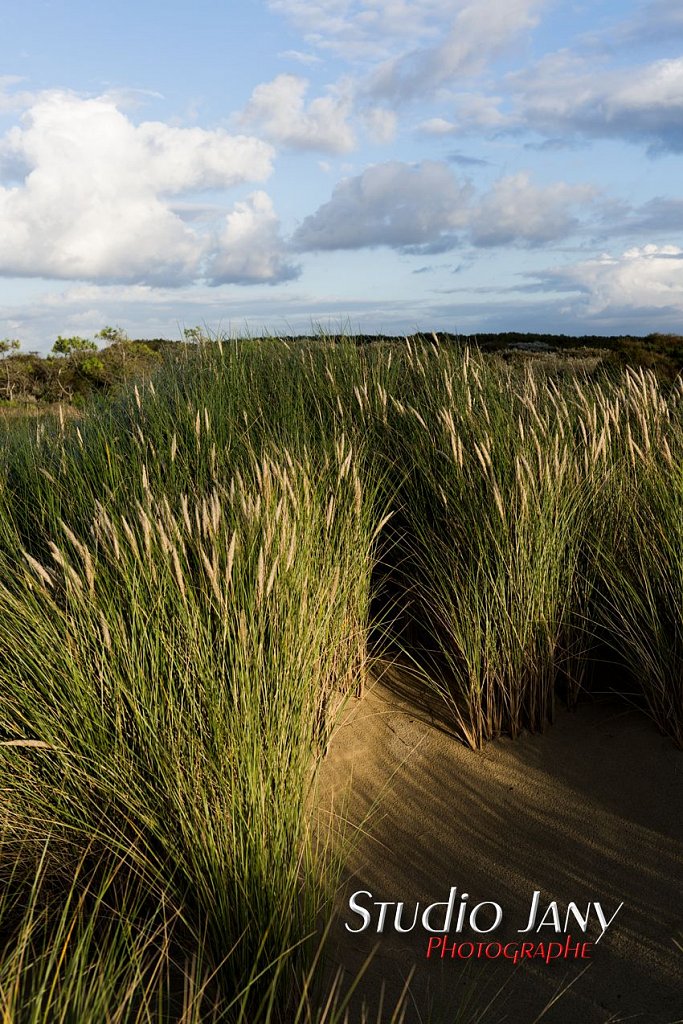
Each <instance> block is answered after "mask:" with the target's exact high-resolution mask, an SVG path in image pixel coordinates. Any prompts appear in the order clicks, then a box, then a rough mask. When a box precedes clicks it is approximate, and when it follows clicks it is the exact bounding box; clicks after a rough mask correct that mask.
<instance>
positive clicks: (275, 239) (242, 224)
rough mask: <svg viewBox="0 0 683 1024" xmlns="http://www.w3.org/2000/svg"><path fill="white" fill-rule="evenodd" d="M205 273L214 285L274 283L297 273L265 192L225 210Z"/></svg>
mask: <svg viewBox="0 0 683 1024" xmlns="http://www.w3.org/2000/svg"><path fill="white" fill-rule="evenodd" d="M208 274H209V280H210V283H211V284H214V285H218V284H226V283H227V282H230V283H234V284H256V283H259V284H276V283H278V282H281V281H288V280H291V279H292V278H294V277H298V274H299V269H298V268H297V267H295V266H293V265H292V264H291V263H288V262H287V260H286V258H285V256H284V252H283V244H282V241H281V239H280V222H279V220H278V218H277V215H276V213H275V211H274V209H273V203H272V200H271V199H270V196H268V195H267V194H266V193H265V192H254V193H252V195H250V196H249V198H248V199H247V200H246V202H243V203H236V204H235V208H234V210H233V211H232V212H231V213H229V214H228V216H227V217H226V219H225V226H224V228H223V231H222V232H221V234H220V236H219V238H218V244H217V246H216V248H215V250H214V252H213V254H212V256H211V258H210V260H209V264H208Z"/></svg>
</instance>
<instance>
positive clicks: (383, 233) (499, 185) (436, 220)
mask: <svg viewBox="0 0 683 1024" xmlns="http://www.w3.org/2000/svg"><path fill="white" fill-rule="evenodd" d="M594 195H595V190H594V189H593V188H592V187H591V186H588V185H568V184H566V183H564V182H557V183H555V184H552V185H548V186H545V187H543V186H537V185H534V184H533V182H532V181H531V180H530V178H529V176H528V174H525V173H520V174H516V175H511V176H508V177H505V178H501V179H500V180H499V181H498V182H496V184H495V185H494V186H493V187H492V188H491V189H490V190H489V191H488V192H486V193H484V194H482V195H479V196H477V195H476V193H475V190H474V188H473V187H472V185H471V184H470V182H469V181H468V180H466V179H462V180H461V179H458V178H457V177H456V175H455V174H454V173H453V171H452V170H451V169H450V168H449V167H448V166H447V165H446V164H445V163H443V162H441V161H430V160H425V161H423V162H422V163H420V164H405V163H401V162H399V161H391V162H388V163H382V164H376V165H374V166H372V167H369V168H367V169H366V170H365V171H364V172H363V173H362V174H360V175H358V176H356V177H353V178H347V179H345V180H343V181H341V182H339V184H338V185H337V186H336V187H335V189H334V190H333V193H332V196H331V198H330V200H329V201H328V202H327V203H325V204H324V205H323V206H321V207H320V208H319V209H318V210H317V211H316V212H315V213H313V214H311V215H310V216H308V217H306V219H305V220H304V221H303V223H302V224H301V226H300V227H299V228H298V230H297V231H296V232H295V235H294V239H293V241H294V244H295V245H296V246H297V247H298V248H300V249H306V250H314V251H315V250H323V249H361V248H366V247H371V246H379V245H387V246H391V247H393V248H396V249H399V250H403V251H406V252H425V253H426V252H443V251H446V250H448V249H453V248H456V247H457V246H459V245H461V244H463V242H465V241H468V242H470V243H472V244H474V245H476V246H494V245H505V244H517V245H527V246H533V245H543V244H545V243H547V242H550V241H553V240H555V239H558V238H563V237H566V236H567V235H569V234H570V233H571V232H572V231H573V230H575V229H576V228H578V227H579V226H580V221H579V219H578V218H577V216H576V214H575V211H576V210H577V209H581V208H582V207H584V206H586V205H588V204H590V203H591V201H592V200H593V198H594Z"/></svg>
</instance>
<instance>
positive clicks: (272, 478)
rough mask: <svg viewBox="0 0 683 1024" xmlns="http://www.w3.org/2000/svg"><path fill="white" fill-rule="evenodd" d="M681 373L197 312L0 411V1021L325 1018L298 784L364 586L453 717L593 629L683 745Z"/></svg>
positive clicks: (514, 725) (309, 846)
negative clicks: (120, 387)
mask: <svg viewBox="0 0 683 1024" xmlns="http://www.w3.org/2000/svg"><path fill="white" fill-rule="evenodd" d="M682 394H683V392H682V389H681V386H680V385H679V384H677V385H675V386H674V387H673V388H671V389H669V390H668V391H667V392H666V393H665V392H664V391H663V389H662V386H661V385H659V384H658V383H657V382H656V380H655V378H654V377H653V376H651V375H649V374H646V373H644V372H640V373H639V374H633V373H626V374H622V375H620V376H604V375H603V376H602V377H600V378H595V379H592V378H589V377H588V376H585V375H584V376H583V377H581V376H580V375H576V374H574V373H572V374H571V375H568V376H566V377H565V378H562V376H561V375H559V376H558V375H555V376H553V375H544V374H543V372H542V371H538V370H536V369H535V368H534V366H533V365H529V366H528V367H527V368H526V369H525V368H522V369H520V368H519V367H517V366H516V367H510V366H507V365H506V364H505V363H504V362H503V361H501V360H487V359H486V358H485V357H483V356H481V355H474V354H473V353H471V352H469V351H467V350H464V351H461V350H458V349H453V348H452V347H443V346H440V345H439V344H438V339H435V341H434V342H431V343H425V344H424V345H423V346H417V347H416V346H411V345H409V344H407V345H405V346H397V345H393V344H378V345H376V346H372V347H368V348H365V349H360V348H358V347H357V346H355V345H354V344H353V343H352V342H342V343H336V344H334V345H332V344H327V343H325V341H324V339H321V340H319V341H309V342H306V343H295V342H285V341H282V342H278V341H275V340H273V341H272V342H260V343H259V344H255V343H252V342H249V341H248V340H245V341H240V342H227V341H221V340H216V341H214V342H213V343H202V344H200V345H198V346H196V347H189V346H186V347H184V348H183V349H181V350H180V354H176V355H175V356H174V358H173V361H172V363H170V364H169V365H168V366H167V367H165V368H162V369H161V370H160V371H159V372H158V373H157V374H156V376H155V377H154V379H153V381H152V382H151V383H148V384H146V385H144V387H143V386H142V385H140V387H137V386H136V387H134V388H132V389H131V390H130V391H128V392H126V393H125V394H122V395H119V396H117V397H115V398H112V399H109V400H107V401H99V402H93V403H92V405H91V406H89V407H88V408H87V409H86V410H85V411H84V413H83V415H82V416H81V417H80V418H79V419H69V418H64V417H61V418H60V417H59V416H56V417H55V416H53V417H47V418H44V419H40V420H33V419H31V420H26V422H22V423H17V422H12V423H11V424H6V425H5V426H4V427H2V428H0V429H2V431H3V433H2V446H1V448H0V743H1V744H2V745H0V760H1V762H2V774H3V793H2V806H1V815H2V817H1V819H0V824H1V825H2V831H1V833H0V884H1V885H2V892H3V894H4V895H3V897H2V900H0V944H1V945H0V948H2V949H3V950H4V952H2V954H0V965H1V966H0V1019H2V1020H3V1021H4V1022H7V1024H14V1022H17V1024H18V1022H22V1024H23V1022H24V1021H26V1022H31V1024H42V1022H44V1024H47V1022H52V1021H62V1020H63V1021H65V1022H66V1021H69V1020H79V1021H88V1020H93V1021H95V1020H97V1021H107V1022H108V1021H112V1022H119V1021H121V1022H135V1024H138V1022H139V1024H147V1022H152V1021H159V1022H160V1021H171V1020H173V1021H186V1022H188V1024H190V1022H194V1021H200V1020H201V1021H204V1020H206V1021H219V1020H220V1021H230V1022H232V1021H244V1022H247V1021H248V1022H250V1024H252V1022H253V1024H258V1022H261V1021H264V1022H266V1021H272V1022H273V1024H275V1022H284V1021H301V1022H313V1021H317V1022H319V1024H322V1022H328V1024H332V1022H334V1021H337V1020H338V1021H341V1020H343V1019H344V1013H345V1010H344V1000H343V998H342V996H341V994H340V993H336V994H335V993H332V994H330V993H325V992H320V991H319V990H318V988H317V987H316V982H315V972H313V973H312V967H313V965H315V963H316V958H317V956H318V955H319V952H320V950H319V943H320V922H321V921H323V920H324V919H325V915H326V913H327V911H328V908H329V905H330V898H331V895H332V893H333V891H334V887H335V884H336V880H337V875H336V873H335V861H334V858H331V856H330V851H329V849H328V848H327V846H326V843H325V837H324V835H322V836H321V833H320V830H319V829H317V828H316V827H315V820H314V814H313V813H312V812H313V805H314V799H313V786H314V782H315V773H316V766H317V764H318V763H319V761H320V758H321V757H322V756H323V754H324V752H325V750H326V748H327V745H328V742H329V738H330V730H331V728H332V727H333V724H334V721H335V716H336V713H337V710H338V708H339V706H340V704H341V703H342V702H343V701H344V700H345V699H347V698H348V696H349V695H351V694H359V693H361V692H362V684H363V678H364V675H365V672H366V670H367V660H368V638H369V635H370V629H371V627H372V626H373V622H371V615H370V612H371V607H373V608H374V614H375V615H376V614H379V613H378V611H377V609H378V601H377V596H378V595H383V596H382V601H383V604H384V612H385V613H386V615H385V618H386V622H390V621H391V620H392V618H393V619H394V620H395V621H399V620H401V621H403V622H404V623H405V622H408V624H409V629H408V631H407V633H404V636H403V639H404V642H405V637H406V636H407V637H408V638H409V639H410V640H411V642H413V641H414V644H413V649H412V650H411V652H410V653H411V656H413V657H414V658H415V659H416V660H417V661H418V663H419V665H420V672H421V678H422V680H423V684H424V685H425V686H427V687H429V688H430V689H431V690H432V691H433V692H434V693H435V694H436V695H437V696H438V698H439V700H440V701H441V703H442V706H443V709H444V715H445V716H446V717H447V719H448V721H449V722H450V724H451V726H452V728H453V731H454V732H455V733H456V734H457V735H458V737H459V738H461V739H462V740H463V741H464V742H466V743H468V744H469V745H471V746H472V747H475V748H476V747H479V746H481V745H482V744H483V743H484V742H485V741H486V740H489V739H491V738H493V737H495V736H498V735H500V734H501V733H507V734H510V735H512V736H515V735H517V734H518V733H519V732H520V731H521V730H522V729H524V728H527V729H531V730H538V729H542V728H543V727H544V725H545V724H546V722H547V721H549V720H551V719H552V716H553V709H554V704H555V700H556V694H557V693H558V692H559V693H561V694H562V695H563V696H564V697H565V698H566V699H567V700H569V701H570V702H575V701H576V700H577V699H578V698H579V696H580V694H581V692H582V691H583V689H584V687H586V686H588V685H589V684H590V679H591V678H594V679H596V680H597V679H599V673H597V672H595V671H591V670H590V669H591V665H592V661H593V660H594V656H595V651H596V649H597V648H598V645H602V647H603V648H604V647H605V646H606V647H607V648H608V649H609V648H610V645H611V648H612V649H613V650H614V651H615V654H618V655H619V656H620V658H621V659H622V661H623V663H624V665H625V666H626V667H627V668H628V669H630V677H631V678H630V681H629V682H628V684H627V685H625V686H624V687H623V688H624V690H625V691H627V692H628V695H629V696H631V697H632V696H633V693H632V691H633V690H634V689H635V688H636V686H635V682H634V681H635V680H637V681H638V686H637V690H638V697H637V699H639V700H640V701H641V702H642V703H643V704H644V705H645V706H646V708H647V709H648V711H649V713H650V714H651V715H652V717H653V719H654V720H655V722H656V723H657V725H658V726H659V727H660V729H662V730H663V731H665V732H667V733H668V734H669V735H670V736H672V738H673V739H674V740H675V741H676V742H677V743H678V744H679V745H683V709H682V704H683V701H682V700H681V697H682V693H681V678H683V677H682V675H681V662H682V660H683V651H682V648H681V636H682V634H683V611H682V609H683V603H682V602H681V597H683V529H682V527H681V522H682V521H683V520H682V519H681V511H683V509H682V507H681V506H682V505H683V476H682V475H681V465H682V463H681V455H682V454H683V451H682V447H683V424H682V420H681V408H682V402H681V398H682ZM373 600H374V605H373V604H372V602H373ZM376 625H377V624H376V623H374V626H375V634H376V633H377V628H376ZM385 631H386V624H385ZM380 632H381V631H380ZM400 639H401V638H400V637H399V636H398V635H395V636H394V640H395V641H396V642H399V641H400ZM397 1019H398V1011H397Z"/></svg>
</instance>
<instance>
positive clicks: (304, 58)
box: [278, 50, 322, 65]
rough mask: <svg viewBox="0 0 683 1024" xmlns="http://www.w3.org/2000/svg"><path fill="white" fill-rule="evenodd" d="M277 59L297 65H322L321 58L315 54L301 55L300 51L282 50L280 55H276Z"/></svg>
mask: <svg viewBox="0 0 683 1024" xmlns="http://www.w3.org/2000/svg"><path fill="white" fill-rule="evenodd" d="M278 57H281V58H282V60H293V61H296V63H297V64H307V65H311V64H322V57H318V56H317V55H316V54H315V53H303V52H302V51H301V50H283V51H282V53H278Z"/></svg>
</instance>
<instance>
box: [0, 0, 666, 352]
mask: <svg viewBox="0 0 683 1024" xmlns="http://www.w3.org/2000/svg"><path fill="white" fill-rule="evenodd" d="M223 6H224V7H225V10H222V11H221V10H218V9H217V5H214V4H212V3H211V2H210V0H197V3H196V4H194V5H193V6H192V8H191V9H190V8H189V7H188V5H185V4H182V3H180V0H171V2H170V3H164V4H161V2H160V0H151V2H150V3H149V4H146V5H134V4H133V3H132V2H131V0H123V2H122V3H120V4H118V5H116V9H115V10H111V11H109V10H107V11H104V10H98V9H94V8H92V6H91V5H86V3H85V0H75V2H74V3H72V4H70V5H69V9H68V12H67V11H64V10H57V8H56V6H55V5H50V4H43V3H38V2H37V0H27V2H26V3H25V4H24V5H23V7H22V9H21V11H20V12H19V13H18V14H17V17H16V18H13V22H12V25H11V26H8V31H7V32H6V33H5V38H4V39H3V42H2V44H1V50H0V52H1V53H2V65H0V336H5V335H7V336H10V337H19V338H21V339H22V340H24V341H25V343H26V346H25V347H28V348H36V349H38V350H42V351H45V350H47V349H48V348H49V347H50V346H51V344H52V341H53V340H54V338H55V337H56V336H57V334H58V333H62V334H63V333H65V332H68V333H76V332H77V333H94V332H95V331H97V330H98V329H99V328H100V327H102V326H103V325H104V324H106V323H117V324H120V325H121V326H123V327H125V328H126V329H127V330H128V332H129V333H130V334H131V335H133V336H138V337H144V336H148V337H149V336H157V335H162V334H163V335H165V336H171V337H172V336H177V335H178V333H179V328H181V327H182V326H183V325H184V324H186V325H191V324H195V323H204V324H206V325H207V326H208V327H210V328H211V327H212V328H218V327H220V328H222V329H230V330H240V331H241V330H245V329H246V330H251V331H252V332H257V333H261V332H262V331H272V332H275V333H299V332H302V331H309V330H311V328H312V326H313V325H316V324H317V325H320V326H322V327H323V328H324V327H328V328H331V329H334V330H339V329H340V328H342V327H345V328H346V329H351V330H360V331H364V332H367V333H372V332H375V331H378V332H386V333H394V332H405V331H414V330H426V331H431V330H444V331H453V332H460V333H462V334H468V333H472V332H476V331H487V330H493V331H495V330H522V331H525V330H528V331H544V332H556V333H567V334H576V333H595V334H609V333H621V332H633V333H649V332H650V331H676V332H683V195H682V194H681V184H680V182H681V180H683V179H682V176H681V161H682V159H683V8H682V7H681V4H680V0H621V2H616V0H595V2H593V3H591V4H584V3H581V2H569V0H567V2H564V0H560V2H555V3H550V2H549V0H506V2H505V4H502V3H500V0H477V2H476V3H475V2H470V0H418V2H407V0H262V2H260V3H257V2H253V0H250V2H248V0H244V2H239V3H236V4H231V5H223ZM141 8H142V9H141Z"/></svg>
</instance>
